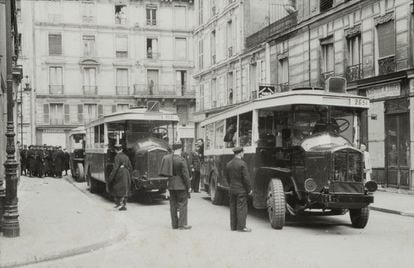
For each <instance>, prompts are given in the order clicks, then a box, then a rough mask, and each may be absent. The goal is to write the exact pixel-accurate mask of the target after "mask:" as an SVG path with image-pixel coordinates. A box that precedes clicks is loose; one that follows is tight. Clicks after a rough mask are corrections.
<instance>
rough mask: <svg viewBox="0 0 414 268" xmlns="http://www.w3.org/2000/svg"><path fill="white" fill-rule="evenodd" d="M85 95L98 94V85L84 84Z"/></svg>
mask: <svg viewBox="0 0 414 268" xmlns="http://www.w3.org/2000/svg"><path fill="white" fill-rule="evenodd" d="M82 89H83V95H96V94H98V87H97V86H82Z"/></svg>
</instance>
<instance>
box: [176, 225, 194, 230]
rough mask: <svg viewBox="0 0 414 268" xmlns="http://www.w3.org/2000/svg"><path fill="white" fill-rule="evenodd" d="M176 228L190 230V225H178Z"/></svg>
mask: <svg viewBox="0 0 414 268" xmlns="http://www.w3.org/2000/svg"><path fill="white" fill-rule="evenodd" d="M178 229H180V230H190V229H191V225H184V226H181V227H178Z"/></svg>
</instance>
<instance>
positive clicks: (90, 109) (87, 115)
mask: <svg viewBox="0 0 414 268" xmlns="http://www.w3.org/2000/svg"><path fill="white" fill-rule="evenodd" d="M84 110H85V111H84V120H85V122H90V121H92V120H94V119H96V118H98V109H97V105H96V104H85V105H84Z"/></svg>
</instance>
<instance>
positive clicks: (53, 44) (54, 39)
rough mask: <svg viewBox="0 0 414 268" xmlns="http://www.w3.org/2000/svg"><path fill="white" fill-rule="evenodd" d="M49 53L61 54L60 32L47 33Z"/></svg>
mask: <svg viewBox="0 0 414 268" xmlns="http://www.w3.org/2000/svg"><path fill="white" fill-rule="evenodd" d="M49 55H62V35H61V34H49Z"/></svg>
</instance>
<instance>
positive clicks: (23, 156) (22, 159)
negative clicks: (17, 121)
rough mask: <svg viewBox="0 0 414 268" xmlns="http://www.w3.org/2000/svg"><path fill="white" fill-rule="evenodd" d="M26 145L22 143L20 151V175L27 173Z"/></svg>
mask: <svg viewBox="0 0 414 268" xmlns="http://www.w3.org/2000/svg"><path fill="white" fill-rule="evenodd" d="M27 153H28V150H27V145H23V149H22V150H21V151H20V165H21V167H22V175H23V174H24V175H25V176H26V175H27V167H28V163H27V162H28V160H27Z"/></svg>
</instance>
